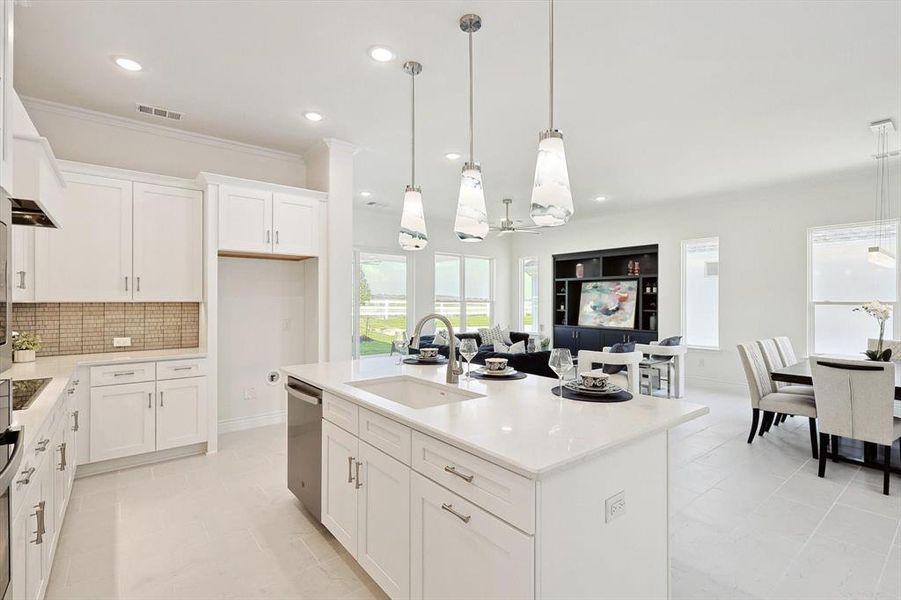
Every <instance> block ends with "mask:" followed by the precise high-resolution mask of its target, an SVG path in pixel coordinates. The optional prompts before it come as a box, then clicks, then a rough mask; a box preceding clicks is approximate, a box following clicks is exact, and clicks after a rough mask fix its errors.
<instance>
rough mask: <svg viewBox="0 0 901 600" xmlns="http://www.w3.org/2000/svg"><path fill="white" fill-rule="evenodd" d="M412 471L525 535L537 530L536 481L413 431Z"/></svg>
mask: <svg viewBox="0 0 901 600" xmlns="http://www.w3.org/2000/svg"><path fill="white" fill-rule="evenodd" d="M413 468H414V469H415V470H417V471H419V472H420V473H422V474H423V475H425V476H426V477H428V478H430V479H432V480H433V481H437V482H438V483H440V484H441V485H443V486H444V487H446V488H449V489H451V490H453V491H455V492H457V493H458V494H460V495H461V496H463V497H464V498H466V499H467V500H470V501H472V502H474V503H476V504H478V505H479V506H480V507H482V508H484V509H485V510H487V511H489V512H491V513H493V514H495V515H497V516H498V517H500V518H501V519H503V520H505V521H507V522H508V523H511V524H513V525H515V526H516V527H518V528H520V529H522V530H523V531H525V532H526V533H534V531H535V482H533V481H532V480H531V479H527V478H525V477H522V476H521V475H517V474H516V473H513V472H512V471H508V470H507V469H504V468H503V467H499V466H497V465H495V464H492V463H490V462H488V461H487V460H484V459H482V458H479V457H478V456H475V455H473V454H470V453H469V452H465V451H463V450H460V449H459V448H454V447H453V446H451V445H449V444H445V443H444V442H441V441H438V440H436V439H434V438H431V437H429V436H427V435H423V434H421V433H419V432H417V431H414V432H413Z"/></svg>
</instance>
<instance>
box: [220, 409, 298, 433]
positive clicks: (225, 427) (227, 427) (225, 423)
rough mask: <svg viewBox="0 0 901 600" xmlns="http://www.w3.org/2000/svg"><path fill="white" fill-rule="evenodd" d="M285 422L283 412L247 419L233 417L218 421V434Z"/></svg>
mask: <svg viewBox="0 0 901 600" xmlns="http://www.w3.org/2000/svg"><path fill="white" fill-rule="evenodd" d="M284 422H285V411H283V410H278V411H275V412H270V413H263V414H261V415H251V416H249V417H234V418H232V419H224V420H222V421H219V433H220V434H221V433H231V432H233V431H243V430H244V429H255V428H257V427H265V426H266V425H278V424H279V423H284Z"/></svg>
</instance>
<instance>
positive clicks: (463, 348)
mask: <svg viewBox="0 0 901 600" xmlns="http://www.w3.org/2000/svg"><path fill="white" fill-rule="evenodd" d="M478 353H479V347H478V346H477V345H476V341H475V340H474V339H472V338H464V339H462V340H460V356H462V357H463V358H465V359H466V378H467V379H472V376H471V375H470V374H469V372H470V371H471V370H472V359H473V358H475V355H476V354H478Z"/></svg>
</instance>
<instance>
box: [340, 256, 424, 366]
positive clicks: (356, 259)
mask: <svg viewBox="0 0 901 600" xmlns="http://www.w3.org/2000/svg"><path fill="white" fill-rule="evenodd" d="M361 254H383V255H387V256H397V257H402V258H403V259H404V264H405V265H406V271H407V277H406V285H407V315H406V321H407V325H406V329H407V333H408V334H410V333H411V329H412V327H413V325H415V321H414V318H415V315H416V311H415V310H414V306H413V304H414V298H415V294H414V290H415V288H414V285H413V284H414V271H415V269H414V268H413V266H414V265H413V262H414V259H413V257H412V256H411V255H410V254H409V253H406V252H403V251H400V250H394V249H389V250H386V249H383V248H371V247H365V246H355V247H354V249H353V269H352V279H353V281H352V285H353V287H352V288H351V289H353V291H354V292H353V297H352V298H351V319H352V321H351V358H352V359H366V358H378V357H383V356H390V355H391V353H390V352H389V353H388V354H367V355H365V356H361V355H360V288H359V282H360V255H361Z"/></svg>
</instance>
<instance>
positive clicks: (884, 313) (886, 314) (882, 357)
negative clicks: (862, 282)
mask: <svg viewBox="0 0 901 600" xmlns="http://www.w3.org/2000/svg"><path fill="white" fill-rule="evenodd" d="M854 310H855V311H862V312H865V313H867V314H868V315H870V316H871V317H873V318H874V319H876V321H877V322H878V323H879V340H878V341H877V342H876V349H875V350H867V351H866V352H864V354H866V355H867V358H869V359H870V360H879V361H884V362H888V361H889V360H891V358H892V349H891V348H885V349H883V343H884V342H883V340H884V338H885V323H886V321H888V320H889V319H890V318H891V317H892V307H891V306H890V305H888V304H883V303H882V302H880V301H879V300H873V301H872V302H867V303H866V304H864V305H862V306H858V307H857V308H855V309H854Z"/></svg>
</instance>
